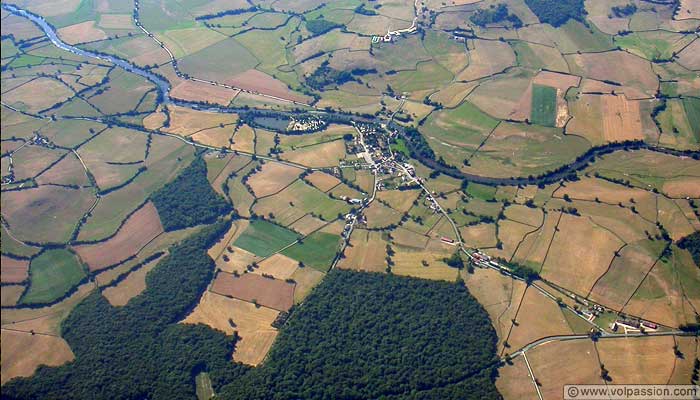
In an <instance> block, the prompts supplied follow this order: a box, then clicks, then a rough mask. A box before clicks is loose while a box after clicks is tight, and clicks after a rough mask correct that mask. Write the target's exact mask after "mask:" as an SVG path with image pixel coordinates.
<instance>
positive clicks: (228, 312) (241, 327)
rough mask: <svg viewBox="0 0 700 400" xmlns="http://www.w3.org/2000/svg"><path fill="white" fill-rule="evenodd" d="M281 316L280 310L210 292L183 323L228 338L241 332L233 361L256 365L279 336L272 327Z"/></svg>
mask: <svg viewBox="0 0 700 400" xmlns="http://www.w3.org/2000/svg"><path fill="white" fill-rule="evenodd" d="M278 315H279V311H276V310H272V309H269V308H265V307H256V306H255V305H254V304H251V303H247V302H245V301H241V300H238V299H231V298H229V297H226V296H222V295H219V294H216V293H212V292H209V291H206V292H204V294H203V295H202V298H201V299H200V301H199V304H198V305H197V307H195V309H194V310H193V311H192V313H191V314H190V315H188V316H187V318H185V319H184V320H183V321H182V322H181V323H184V324H205V325H208V326H210V327H211V328H213V329H216V330H219V331H222V332H224V333H226V334H227V335H232V334H233V333H234V332H238V335H239V336H240V340H239V341H238V342H237V343H236V349H235V351H234V353H233V360H234V361H236V362H242V363H244V364H248V365H253V366H255V365H258V364H259V363H260V362H261V361H262V360H263V358H264V357H265V355H267V352H268V351H269V350H270V347H271V346H272V343H273V342H274V340H275V337H277V329H275V328H273V327H272V326H271V324H272V322H273V321H274V320H275V318H277V316H278ZM231 321H233V324H231Z"/></svg>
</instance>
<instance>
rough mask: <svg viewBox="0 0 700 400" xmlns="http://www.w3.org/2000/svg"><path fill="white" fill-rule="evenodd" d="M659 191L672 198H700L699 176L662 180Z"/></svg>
mask: <svg viewBox="0 0 700 400" xmlns="http://www.w3.org/2000/svg"><path fill="white" fill-rule="evenodd" d="M661 191H662V192H664V193H665V194H667V195H668V196H670V197H673V198H677V199H678V198H692V199H698V198H700V177H682V178H677V179H672V180H669V181H666V182H664V184H663V186H662V188H661Z"/></svg>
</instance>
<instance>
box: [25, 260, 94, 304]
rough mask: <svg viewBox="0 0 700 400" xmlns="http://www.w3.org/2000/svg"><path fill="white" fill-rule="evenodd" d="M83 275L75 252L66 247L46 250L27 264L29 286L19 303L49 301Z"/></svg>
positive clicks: (75, 282)
mask: <svg viewBox="0 0 700 400" xmlns="http://www.w3.org/2000/svg"><path fill="white" fill-rule="evenodd" d="M85 275H86V274H85V270H84V269H83V266H82V265H81V264H80V262H79V261H78V259H77V258H76V256H75V254H73V253H71V252H70V251H68V250H66V249H52V250H46V251H44V252H43V253H41V254H39V255H38V256H37V257H35V258H33V259H32V262H31V263H30V264H29V277H30V278H29V288H28V289H27V291H26V292H25V293H24V295H23V296H22V298H21V303H22V304H36V303H39V304H42V303H51V302H53V301H55V300H57V299H59V298H61V297H62V296H63V295H65V294H66V293H67V292H68V291H69V290H71V289H72V288H74V287H75V286H77V285H78V283H80V281H81V280H82V279H83V278H84V277H85Z"/></svg>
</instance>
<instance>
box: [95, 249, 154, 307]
mask: <svg viewBox="0 0 700 400" xmlns="http://www.w3.org/2000/svg"><path fill="white" fill-rule="evenodd" d="M160 260H161V258H158V259H155V260H153V261H151V262H149V263H148V264H146V265H143V266H142V267H141V268H139V269H137V270H136V271H133V272H131V273H129V275H127V276H126V278H124V280H123V281H121V282H119V283H118V284H117V285H116V286H112V287H108V288H107V289H105V290H103V291H102V295H103V296H104V297H105V298H106V299H107V301H109V304H111V305H113V306H115V307H119V306H124V305H126V303H128V302H129V300H131V299H132V298H134V297H136V296H138V295H139V294H141V292H143V291H144V290H146V275H147V274H148V273H149V272H150V271H151V270H152V269H153V268H155V267H156V265H158V263H159V262H160Z"/></svg>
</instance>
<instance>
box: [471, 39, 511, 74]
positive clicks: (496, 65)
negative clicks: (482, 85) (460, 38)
mask: <svg viewBox="0 0 700 400" xmlns="http://www.w3.org/2000/svg"><path fill="white" fill-rule="evenodd" d="M514 64H515V53H513V49H511V47H510V46H508V44H507V43H504V42H498V41H486V40H478V39H477V40H474V41H473V44H472V45H471V46H470V48H469V66H468V67H467V68H466V69H465V70H464V71H462V72H461V73H460V74H459V75H458V76H457V79H458V80H467V81H469V80H474V79H478V78H482V77H485V76H489V75H493V74H495V73H497V72H501V71H503V70H504V69H506V68H508V67H510V66H511V65H514Z"/></svg>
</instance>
